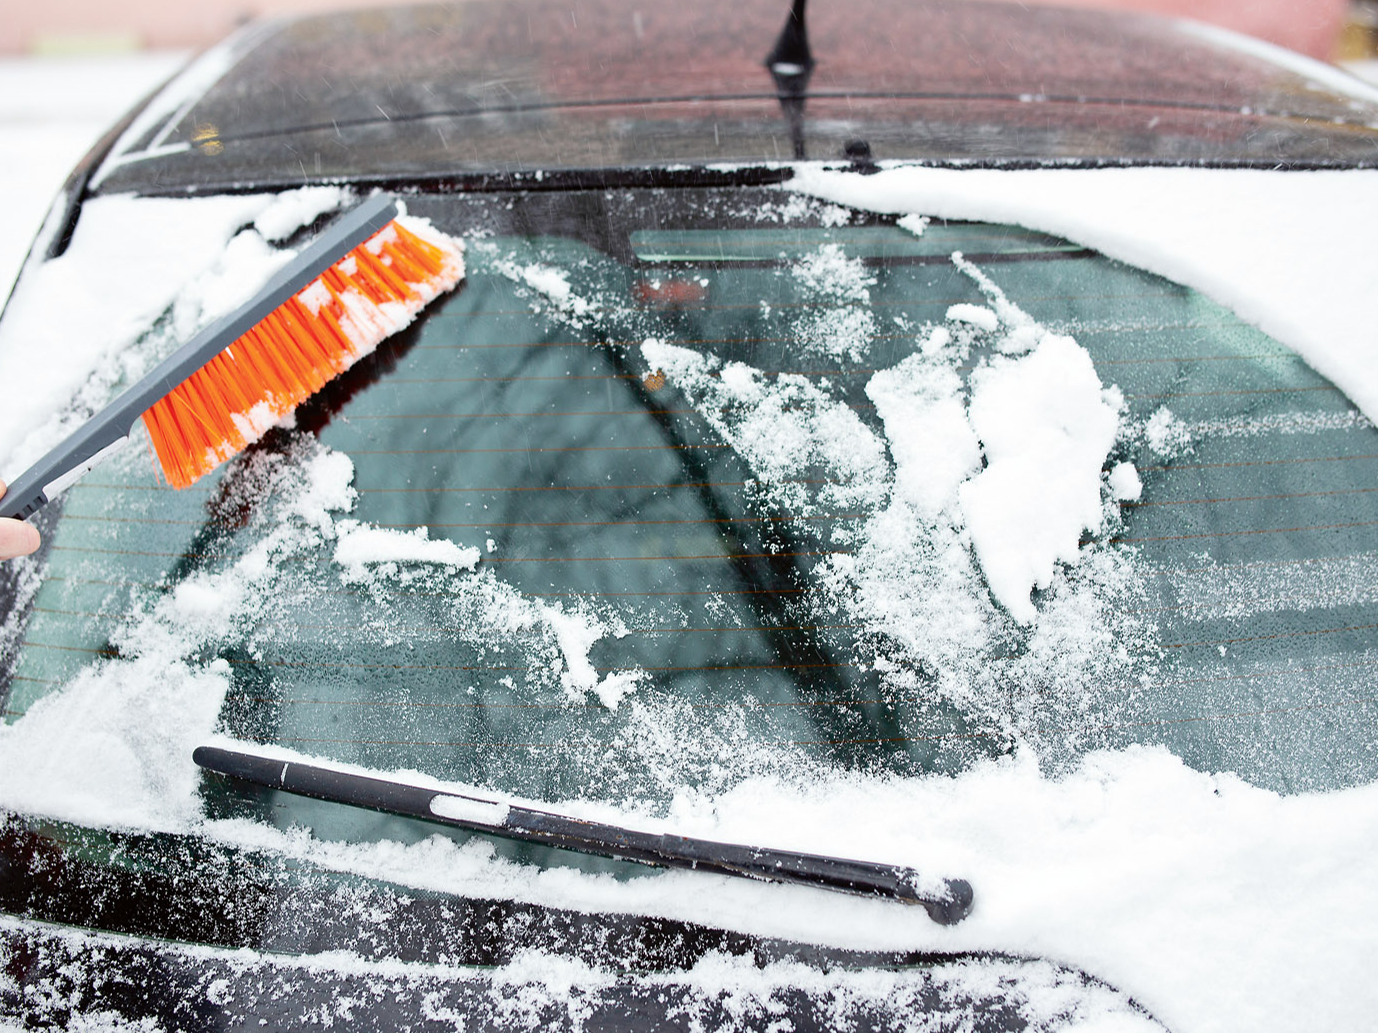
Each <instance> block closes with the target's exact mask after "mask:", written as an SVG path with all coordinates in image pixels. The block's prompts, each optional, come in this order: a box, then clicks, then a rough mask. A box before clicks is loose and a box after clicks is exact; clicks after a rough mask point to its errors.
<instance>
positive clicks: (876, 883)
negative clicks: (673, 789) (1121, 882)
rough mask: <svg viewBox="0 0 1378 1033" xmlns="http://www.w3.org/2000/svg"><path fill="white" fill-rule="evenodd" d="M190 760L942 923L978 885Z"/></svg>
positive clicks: (243, 775) (203, 756)
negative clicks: (885, 905) (808, 889)
mask: <svg viewBox="0 0 1378 1033" xmlns="http://www.w3.org/2000/svg"><path fill="white" fill-rule="evenodd" d="M192 759H193V760H194V761H196V763H197V764H199V765H200V766H201V767H203V768H206V769H207V770H209V771H214V772H217V773H218V774H221V775H227V776H229V777H231V778H238V779H243V780H244V781H246V782H253V783H256V784H257V785H261V786H267V787H268V788H270V789H280V790H283V791H284V792H288V793H296V794H297V795H299V796H310V797H314V798H315V799H317V800H326V801H329V802H331V803H343V804H349V805H351V806H354V807H365V808H368V809H370V810H375V811H383V812H385V813H387V814H396V815H401V816H404V817H409V818H420V819H421V820H423V821H432V822H438V823H440V824H442V825H452V826H454V827H456V828H461V829H464V830H466V831H469V832H483V833H487V834H489V835H493V836H503V837H505V838H507V839H519V840H525V841H526V842H530V843H540V844H542V845H543V846H551V847H559V848H561V849H564V850H574V851H577V852H579V853H583V854H596V855H598V856H600V857H611V858H614V859H617V860H623V861H639V862H640V863H642V864H649V865H656V866H658V867H663V868H689V869H693V870H695V871H702V872H715V873H717V874H720V875H739V876H744V877H746V878H749V879H762V880H765V881H768V882H787V883H796V884H798V885H802V886H814V887H817V888H822V889H830V890H838V891H841V892H844V893H855V894H859V895H861V896H868V897H885V898H888V899H892V900H897V901H900V902H902V903H905V904H917V905H919V906H920V907H922V908H923V909H924V910H925V911H927V912H928V915H929V917H930V918H932V919H933V921H935V922H938V923H939V924H941V925H952V924H953V923H954V922H960V921H961V920H962V919H963V918H965V917H966V916H967V915H968V914H969V913H970V911H971V904H972V890H971V883H969V882H967V880H965V879H924V878H922V877H921V876H920V875H919V873H918V872H917V871H915V870H914V869H913V868H906V867H903V866H901V865H890V864H876V863H874V862H870V861H851V860H846V859H844V858H838V857H823V856H820V855H818V854H801V853H797V852H795V851H792V850H773V849H769V848H765V847H754V846H744V845H741V844H738V843H716V842H713V841H712V840H707V839H695V838H692V837H690V836H676V835H670V834H664V833H656V832H639V831H637V830H635V829H627V828H621V827H620V826H617V825H604V824H602V823H600V822H596V821H586V820H584V819H582V818H575V817H572V816H570V815H567V814H557V813H554V812H552V811H543V810H535V809H532V808H529V807H525V806H521V805H518V804H513V803H508V802H506V801H503V800H498V799H494V798H485V797H482V796H473V795H470V794H468V793H455V792H447V791H444V790H438V789H426V788H423V787H421V786H415V785H409V784H407V783H405V782H400V781H396V780H394V779H389V778H378V777H374V776H369V775H360V774H357V773H355V772H350V771H339V770H336V769H334V768H327V767H321V766H319V765H316V764H306V763H302V762H300V761H296V760H289V761H284V760H282V759H281V758H274V757H266V756H263V755H261V754H256V753H249V752H243V751H240V750H231V749H225V748H222V747H219V746H198V747H197V748H196V751H195V752H194V753H193V754H192Z"/></svg>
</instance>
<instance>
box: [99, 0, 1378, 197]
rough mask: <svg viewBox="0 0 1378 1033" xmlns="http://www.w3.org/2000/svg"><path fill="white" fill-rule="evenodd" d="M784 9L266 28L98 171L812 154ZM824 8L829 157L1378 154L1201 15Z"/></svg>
mask: <svg viewBox="0 0 1378 1033" xmlns="http://www.w3.org/2000/svg"><path fill="white" fill-rule="evenodd" d="M786 14H787V10H786V7H785V5H784V4H783V3H778V4H777V3H756V4H750V5H742V4H737V3H729V2H728V0H705V2H702V3H694V4H658V5H636V4H631V3H626V2H619V0H568V2H567V0H561V2H559V3H556V2H553V0H501V2H497V0H475V2H472V3H465V4H458V5H445V6H441V5H435V6H417V7H404V8H393V9H385V10H369V11H355V12H350V13H345V14H331V15H315V16H309V17H301V18H297V19H291V20H284V21H279V22H273V23H268V24H266V25H259V26H255V27H253V28H251V29H250V30H248V31H246V32H245V33H243V34H241V35H240V36H239V37H236V38H233V39H232V40H230V41H229V42H228V43H227V44H225V45H222V47H220V48H217V49H216V50H214V51H212V52H210V53H208V54H206V55H204V56H203V57H202V58H201V59H200V61H199V62H198V63H197V65H194V66H193V67H192V69H190V70H189V71H188V73H186V74H185V75H184V76H182V77H180V78H179V80H177V81H174V82H173V83H172V84H170V86H169V87H168V89H167V90H166V91H165V92H164V95H163V96H162V97H160V98H158V99H156V100H155V101H154V103H153V105H152V107H151V109H150V110H149V111H146V112H145V114H144V117H142V118H141V119H139V120H136V122H135V124H134V125H133V126H132V127H131V128H130V130H129V131H127V132H126V134H125V136H124V138H122V139H121V140H120V141H119V143H118V144H117V146H116V148H115V153H114V155H113V161H112V162H111V163H110V167H108V168H107V169H105V170H103V173H102V175H101V177H99V180H100V183H101V188H102V189H105V190H116V189H140V190H159V191H168V190H180V189H198V190H203V189H207V188H215V189H219V188H223V187H225V186H227V185H239V186H245V185H274V184H284V185H285V184H300V183H302V182H309V181H319V180H329V179H339V178H342V177H344V178H352V179H368V178H386V177H423V178H424V177H427V176H440V175H447V174H450V175H453V174H456V173H460V174H463V173H471V174H472V173H484V174H492V173H499V174H507V175H521V174H527V173H531V172H533V171H535V170H561V169H607V168H618V167H623V168H625V167H631V166H646V165H659V166H662V167H666V166H674V165H676V164H683V163H689V164H695V165H700V166H701V165H704V164H707V163H716V162H735V163H743V162H748V163H751V162H754V163H761V162H771V161H775V160H777V159H788V158H790V157H795V156H798V153H797V151H793V150H792V149H791V146H790V137H789V132H788V129H787V127H786V123H785V120H784V118H783V117H782V113H781V108H780V104H779V102H778V98H777V95H776V92H775V88H774V86H773V84H772V81H771V77H770V75H769V74H768V72H767V70H766V69H765V67H764V57H765V55H766V54H767V52H768V51H769V50H770V48H771V44H772V42H773V41H774V39H775V37H776V35H777V34H778V32H779V30H780V27H781V26H782V25H783V23H784V20H785V16H786ZM807 21H808V27H809V36H810V41H811V44H812V52H813V56H814V58H815V59H816V62H817V64H816V68H815V70H814V72H813V75H812V79H811V81H810V82H809V83H808V94H807V103H806V109H805V125H804V130H805V133H804V136H805V140H804V143H805V148H804V150H805V153H806V155H807V156H808V157H814V158H836V157H838V156H839V154H840V153H841V150H842V148H843V145H844V144H845V143H846V142H847V141H848V140H851V139H854V138H863V139H866V140H867V142H868V143H869V144H870V148H871V151H872V154H873V155H874V157H875V158H877V159H886V158H903V159H921V160H961V161H972V160H975V161H979V162H1001V161H1019V160H1024V161H1027V160H1052V159H1061V160H1082V161H1086V160H1089V161H1096V162H1104V161H1116V160H1121V161H1133V162H1144V161H1159V162H1161V161H1167V162H1174V163H1176V162H1192V163H1198V162H1202V161H1206V162H1235V163H1239V162H1243V163H1249V164H1267V165H1270V166H1271V165H1272V164H1276V163H1278V162H1283V163H1294V164H1306V165H1313V164H1318V163H1319V164H1327V163H1341V164H1350V165H1352V164H1357V163H1364V162H1366V161H1369V160H1371V159H1373V158H1374V157H1375V156H1378V130H1375V128H1374V126H1375V125H1378V103H1375V98H1378V93H1376V92H1374V91H1372V90H1369V89H1368V88H1367V87H1364V86H1363V85H1362V84H1360V83H1359V82H1358V80H1353V81H1352V84H1351V83H1347V79H1348V77H1347V76H1344V74H1343V73H1340V72H1338V71H1337V70H1334V69H1331V68H1329V67H1328V66H1325V65H1322V64H1320V63H1318V62H1311V61H1309V60H1308V59H1305V58H1302V57H1300V56H1299V55H1290V54H1288V52H1286V51H1280V50H1278V49H1277V48H1270V47H1269V46H1268V45H1267V44H1262V43H1257V42H1256V41H1246V40H1244V38H1243V37H1233V36H1232V35H1231V34H1228V33H1224V32H1222V31H1220V30H1211V29H1207V28H1206V27H1204V26H1199V25H1195V23H1190V22H1182V21H1172V20H1165V19H1161V18H1156V17H1151V16H1146V15H1131V14H1123V13H1108V12H1097V11H1086V10H1063V9H1058V8H1046V7H1037V8H1026V7H1023V6H1021V5H1015V4H1004V3H977V4H972V3H967V2H963V0H930V2H923V3H909V2H905V0H858V2H857V3H853V4H848V5H845V6H844V5H838V4H831V5H819V6H818V7H817V8H816V9H813V10H810V11H809V12H808V17H807ZM899 40H903V41H904V43H903V45H897V43H896V41H899ZM1278 55H1282V59H1281V60H1280V61H1279V60H1275V58H1277V57H1278ZM150 116H153V117H150Z"/></svg>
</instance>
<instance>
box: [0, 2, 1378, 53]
mask: <svg viewBox="0 0 1378 1033" xmlns="http://www.w3.org/2000/svg"><path fill="white" fill-rule="evenodd" d="M383 2H386V0H383ZM647 2H648V3H649V4H651V5H652V6H653V4H654V2H655V0H647ZM662 2H663V0H662ZM1057 2H1058V3H1060V4H1061V5H1062V6H1076V7H1109V8H1118V9H1121V10H1135V11H1152V12H1156V13H1159V14H1165V15H1175V16H1181V17H1190V18H1195V19H1197V20H1199V21H1204V22H1210V23H1212V24H1215V25H1221V26H1224V27H1225V28H1229V29H1234V30H1235V31H1237V32H1244V33H1247V34H1249V35H1251V36H1257V37H1258V38H1260V39H1265V40H1268V41H1269V42H1271V43H1277V44H1280V45H1282V46H1285V47H1289V48H1291V49H1292V50H1298V51H1300V52H1302V53H1303V54H1309V55H1311V56H1312V57H1317V58H1320V59H1322V60H1336V59H1343V60H1349V59H1354V58H1356V57H1364V56H1368V54H1369V53H1370V51H1371V48H1372V38H1371V37H1372V31H1373V21H1374V19H1373V13H1374V10H1375V8H1378V2H1375V0H1363V2H1361V3H1356V2H1354V0H1057ZM378 3H379V0H193V2H190V3H188V2H186V0H119V2H118V3H110V2H108V0H46V2H41V3H39V2H34V0H3V3H0V11H3V17H0V54H5V55H18V54H40V55H41V54H72V53H89V52H90V51H92V50H103V51H107V52H108V51H112V50H115V51H128V50H137V49H158V48H168V47H173V48H191V49H197V48H200V47H205V46H208V45H210V44H211V43H214V42H215V41H216V40H218V39H220V38H221V37H222V36H224V35H225V34H226V33H228V32H229V31H230V30H232V29H233V28H235V26H237V25H239V24H242V23H243V22H245V21H248V20H250V19H253V18H262V17H266V16H271V15H274V14H283V13H297V12H305V11H321V10H330V9H338V8H342V7H363V6H376V5H377V4H378Z"/></svg>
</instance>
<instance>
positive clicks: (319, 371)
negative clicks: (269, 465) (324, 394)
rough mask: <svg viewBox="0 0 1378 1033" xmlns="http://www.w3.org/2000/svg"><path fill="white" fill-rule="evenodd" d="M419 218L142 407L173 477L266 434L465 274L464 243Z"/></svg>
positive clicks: (342, 263)
mask: <svg viewBox="0 0 1378 1033" xmlns="http://www.w3.org/2000/svg"><path fill="white" fill-rule="evenodd" d="M411 225H412V228H410V229H409V228H408V227H406V226H403V225H402V224H401V222H400V221H397V220H394V221H393V222H390V223H389V224H388V225H387V226H385V227H383V229H381V230H379V231H378V232H377V233H375V234H374V235H373V236H372V237H370V238H369V239H368V240H366V241H364V243H362V244H360V245H359V246H358V247H356V248H354V249H353V250H352V251H350V252H349V253H348V254H346V255H345V256H344V257H342V258H341V259H340V260H339V261H338V262H336V263H335V264H334V265H333V266H331V267H330V268H329V269H327V270H326V271H325V272H324V273H322V274H321V275H320V276H318V277H316V279H315V280H313V281H311V283H309V284H308V285H307V286H306V287H305V288H304V289H303V290H300V291H298V292H297V293H296V294H294V295H293V296H292V297H290V298H289V299H288V300H287V301H286V302H284V303H283V304H281V305H279V306H278V307H277V308H276V309H274V310H273V311H272V312H270V313H269V314H268V315H267V316H265V317H264V318H263V319H262V320H261V321H260V322H259V323H258V324H257V325H256V326H254V327H253V328H252V329H251V330H249V331H248V332H247V333H245V334H243V335H242V336H241V337H239V338H238V339H237V340H235V341H234V343H233V344H231V345H230V346H229V347H228V348H226V349H224V350H223V351H221V352H220V353H219V354H218V355H216V356H215V357H214V358H212V359H211V360H210V361H209V362H207V363H206V364H205V365H204V366H202V367H201V368H200V369H198V370H197V371H196V372H195V373H193V374H192V375H191V376H189V377H188V378H187V379H186V380H184V381H183V382H182V383H181V384H179V385H178V386H177V387H176V388H175V389H174V390H173V391H172V392H170V393H169V394H167V395H165V396H164V397H163V398H162V399H161V400H160V401H159V402H157V403H156V404H155V405H154V406H153V407H152V408H150V409H149V410H148V411H147V412H145V413H144V416H143V420H144V425H145V426H146V427H147V428H148V433H149V436H150V437H151V438H152V439H153V448H154V450H155V451H156V452H157V453H158V460H159V462H160V463H161V464H162V468H163V473H164V474H165V475H166V477H167V479H168V482H169V483H170V484H172V485H173V486H174V487H177V488H185V487H187V486H188V485H190V484H192V483H193V482H194V481H196V480H197V479H198V478H200V477H201V476H203V475H204V474H207V473H209V472H210V471H211V470H213V469H214V468H215V467H216V466H218V465H220V463H222V462H224V461H225V460H226V459H229V458H230V457H231V456H233V455H235V454H236V453H238V452H239V451H241V450H242V449H244V448H245V447H246V446H247V445H249V444H250V443H252V442H254V441H256V440H258V438H259V437H261V436H262V435H263V433H264V431H266V430H267V429H268V428H269V427H271V426H272V425H273V424H274V423H276V422H277V421H278V420H279V419H281V418H282V417H283V416H285V415H286V414H287V413H289V412H291V411H292V410H293V409H294V408H296V406H298V405H299V404H301V403H302V402H303V401H305V400H306V399H307V398H309V397H310V396H311V395H313V394H314V393H315V392H317V391H318V390H320V388H321V387H322V386H323V385H324V384H325V383H326V382H327V381H329V380H331V379H332V378H333V377H335V376H337V375H339V374H340V373H342V372H344V371H345V370H346V369H348V368H349V367H350V366H352V365H353V364H354V363H355V362H357V361H359V359H361V358H363V357H364V356H365V355H367V354H369V352H371V351H373V349H374V348H376V347H377V346H378V344H379V342H381V341H382V340H383V339H385V338H386V337H389V336H390V335H392V334H394V333H396V332H397V331H398V330H401V329H402V328H403V327H404V326H406V325H407V324H408V323H410V322H411V321H412V319H413V318H414V317H415V316H416V314H417V313H418V312H419V311H420V310H421V309H422V308H423V307H424V306H425V305H426V304H427V303H428V302H430V301H431V299H432V298H434V297H435V296H436V295H438V294H440V293H442V292H443V291H447V290H450V289H451V288H453V287H454V286H455V285H456V284H457V283H458V282H459V281H460V279H461V278H462V277H463V275H464V263H463V259H462V258H461V257H460V246H459V245H458V244H456V243H455V242H454V241H452V240H450V239H449V238H448V237H445V236H444V235H443V234H440V233H437V232H435V231H434V230H430V229H429V227H426V226H424V224H423V225H417V224H414V223H413V224H411Z"/></svg>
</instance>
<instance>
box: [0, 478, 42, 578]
mask: <svg viewBox="0 0 1378 1033" xmlns="http://www.w3.org/2000/svg"><path fill="white" fill-rule="evenodd" d="M4 497H5V482H4V481H0V498H4ZM38 543H39V539H38V529H37V528H35V527H34V526H33V525H32V524H26V523H24V521H22V520H10V519H7V518H5V517H0V560H12V559H14V558H15V557H16V556H27V555H28V554H29V553H31V552H33V551H34V550H35V549H37V548H38Z"/></svg>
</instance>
